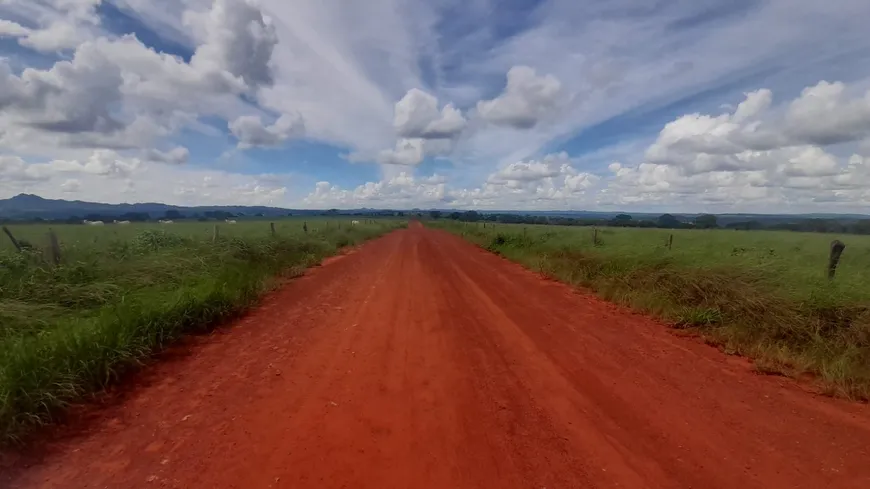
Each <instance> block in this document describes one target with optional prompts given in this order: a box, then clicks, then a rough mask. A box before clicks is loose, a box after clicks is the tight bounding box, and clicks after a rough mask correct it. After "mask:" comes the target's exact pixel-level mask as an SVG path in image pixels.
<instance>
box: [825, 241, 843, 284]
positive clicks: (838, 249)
mask: <svg viewBox="0 0 870 489" xmlns="http://www.w3.org/2000/svg"><path fill="white" fill-rule="evenodd" d="M845 249H846V245H845V244H844V243H843V242H842V241H840V240H839V239H835V240H834V241H831V256H830V257H829V258H828V279H829V280H833V278H834V274H835V273H837V264H839V263H840V256H842V254H843V250H845Z"/></svg>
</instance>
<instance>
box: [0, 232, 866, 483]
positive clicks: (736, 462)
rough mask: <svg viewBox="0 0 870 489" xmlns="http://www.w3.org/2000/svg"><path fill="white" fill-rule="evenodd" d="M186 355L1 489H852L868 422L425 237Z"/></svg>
mask: <svg viewBox="0 0 870 489" xmlns="http://www.w3.org/2000/svg"><path fill="white" fill-rule="evenodd" d="M192 342H193V343H194V345H193V346H186V347H183V348H180V349H181V350H184V351H185V352H186V354H184V355H176V357H177V358H170V359H168V360H165V361H162V362H158V363H156V364H155V365H154V366H152V367H150V368H149V369H148V371H147V374H146V375H145V376H140V377H141V378H138V379H137V381H138V382H140V383H141V384H142V385H138V386H137V387H136V388H135V389H132V390H131V391H130V393H129V395H127V396H126V398H125V399H124V400H123V401H121V402H118V403H116V404H114V405H111V406H109V407H106V408H104V409H101V410H98V413H97V414H96V415H94V417H93V419H90V420H89V421H88V422H87V423H86V425H87V426H86V427H85V428H83V429H82V428H80V429H79V430H78V432H77V433H73V434H67V435H66V436H62V437H60V439H55V440H54V441H52V442H49V443H47V444H45V445H44V446H40V447H39V449H38V450H37V451H38V452H39V453H38V454H33V455H26V456H21V457H19V458H18V459H17V460H11V458H10V457H7V462H6V466H2V465H0V471H2V474H0V487H4V488H31V487H44V488H64V489H72V488H85V487H87V488H106V487H108V488H124V489H127V488H140V487H141V488H146V487H147V488H152V487H177V488H241V489H247V488H270V487H271V488H279V487H280V488H318V489H328V488H377V489H385V488H415V489H418V488H437V489H454V488H498V489H505V488H529V489H532V488H534V489H541V488H548V489H555V488H598V487H602V488H603V487H619V488H690V487H694V488H705V489H706V488H740V489H750V488H759V489H762V488H763V489H774V488H797V487H805V488H813V489H817V488H862V489H866V488H868V487H870V408H868V406H866V405H861V404H856V403H849V402H846V401H841V400H836V399H829V398H825V397H821V396H816V395H813V394H812V393H809V392H807V391H806V389H805V388H802V387H800V386H798V385H797V384H795V383H793V382H792V381H790V380H787V379H783V378H778V377H767V376H761V375H756V374H753V373H751V371H750V369H749V368H748V366H747V364H746V362H744V361H741V360H739V359H736V358H733V357H727V356H725V355H723V354H721V353H719V352H718V351H717V350H715V349H713V348H710V347H708V346H705V345H703V344H701V342H699V341H697V340H693V339H687V338H680V337H677V336H675V335H673V334H672V333H671V332H669V331H668V330H667V328H665V327H664V326H662V325H659V324H657V323H655V322H654V321H652V320H650V319H647V318H644V317H642V316H638V315H634V314H630V313H628V312H626V311H624V310H622V309H619V308H617V307H615V306H612V305H609V304H607V303H604V302H602V301H600V300H598V299H596V298H594V297H590V296H588V295H585V294H583V293H580V292H576V291H572V290H571V289H570V288H569V287H566V286H564V285H561V284H558V283H554V282H550V281H545V280H542V279H540V278H539V277H537V276H536V275H535V274H534V273H532V272H529V271H526V270H524V269H522V268H520V267H519V266H517V265H514V264H511V263H509V262H507V261H505V260H503V259H501V258H498V257H496V256H494V255H491V254H488V253H486V252H484V251H482V250H479V249H477V248H475V247H473V246H471V245H469V244H467V243H465V242H463V241H461V240H460V239H459V238H457V237H454V236H450V235H448V234H445V233H442V232H439V231H433V230H428V229H423V228H420V227H414V228H412V229H408V230H403V231H399V232H396V233H393V234H391V235H389V236H387V237H385V238H382V239H380V240H377V241H375V242H372V243H370V244H368V245H365V246H363V247H362V248H361V249H360V250H359V251H357V252H356V253H353V254H351V255H348V256H345V257H343V258H340V259H338V260H334V261H332V262H330V263H328V264H327V265H325V266H323V267H321V268H318V269H316V270H314V271H312V272H311V273H309V274H308V275H307V276H305V277H303V278H301V279H299V280H296V281H293V282H291V283H290V284H289V285H287V286H286V287H284V288H283V289H282V290H281V291H279V292H277V293H275V294H273V295H272V296H271V297H269V298H268V299H267V300H266V301H265V303H264V304H263V305H262V306H261V307H260V308H258V309H257V310H256V311H254V312H252V313H251V314H249V315H248V316H247V317H246V318H244V319H243V320H241V321H239V323H238V324H236V325H234V327H232V328H228V329H222V330H220V331H219V332H217V333H215V334H213V335H211V336H208V337H203V338H197V339H194V340H192ZM10 460H11V461H10Z"/></svg>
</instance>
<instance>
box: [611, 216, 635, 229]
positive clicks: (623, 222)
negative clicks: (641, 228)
mask: <svg viewBox="0 0 870 489" xmlns="http://www.w3.org/2000/svg"><path fill="white" fill-rule="evenodd" d="M634 224H635V223H634V222H633V221H632V219H631V216H629V215H628V214H617V215H616V217H614V218H613V219H611V220H610V225H611V226H622V227H628V226H633V225H634Z"/></svg>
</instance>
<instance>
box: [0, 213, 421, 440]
mask: <svg viewBox="0 0 870 489" xmlns="http://www.w3.org/2000/svg"><path fill="white" fill-rule="evenodd" d="M274 222H275V231H276V233H275V236H272V235H271V228H270V222H269V221H239V222H238V223H237V224H226V223H218V225H219V236H218V238H217V239H214V223H200V222H178V223H174V224H171V225H164V226H161V225H159V224H135V223H134V224H130V225H105V226H85V225H63V226H53V229H54V231H55V232H56V234H57V236H58V240H59V243H60V249H61V259H60V264H59V265H57V266H55V265H54V264H53V260H51V259H49V256H50V255H49V253H48V251H47V249H48V248H49V246H48V238H47V232H48V227H47V226H41V225H20V226H9V228H10V230H11V232H12V233H13V235H14V236H15V237H16V238H17V239H18V240H20V241H21V242H22V243H24V244H25V247H27V246H33V248H27V249H25V250H24V251H23V252H21V253H19V252H16V251H15V248H14V247H13V246H12V244H11V242H10V241H9V240H7V238H6V236H5V235H3V236H0V242H2V243H3V246H2V247H0V438H5V439H10V438H14V437H16V436H17V435H18V434H19V433H21V432H22V430H24V429H26V428H27V427H28V426H31V425H34V424H40V423H43V422H45V421H46V420H49V419H50V418H51V415H52V414H53V413H56V412H58V410H60V409H62V408H63V407H64V406H65V405H66V404H67V403H68V402H70V401H73V400H76V399H78V398H81V397H82V396H83V395H85V394H86V393H88V392H91V391H93V390H95V389H100V388H101V387H103V386H105V385H106V384H108V383H110V382H112V381H113V380H114V379H116V378H117V377H118V376H119V375H120V374H121V373H122V372H123V371H124V370H125V369H126V368H129V367H130V366H133V365H135V364H136V363H137V362H138V361H139V360H141V359H142V358H143V357H145V356H147V355H149V354H150V353H151V352H152V351H154V350H155V349H159V348H161V347H163V346H164V345H166V344H168V343H169V342H171V341H172V340H173V339H174V338H176V337H177V336H179V335H180V334H182V333H183V332H186V331H196V330H202V329H205V328H208V327H210V326H211V325H213V324H214V323H215V322H216V321H220V320H225V319H227V318H229V317H232V316H234V315H236V314H238V313H239V312H240V311H242V310H244V309H245V308H246V307H247V306H249V305H251V304H253V303H254V302H255V301H256V300H257V299H258V298H259V297H260V295H261V293H262V292H263V291H264V290H266V289H267V288H269V286H270V284H271V279H272V278H273V277H275V276H277V275H281V274H284V275H286V274H291V275H292V274H298V273H299V272H301V270H302V269H304V268H305V267H307V266H310V265H312V264H315V263H317V262H319V261H320V260H321V259H323V258H324V257H326V256H329V255H331V254H334V253H335V252H336V251H337V250H338V249H339V248H341V247H344V246H348V245H353V244H355V243H359V242H362V241H364V240H366V239H369V238H372V237H375V236H378V235H381V234H383V233H385V232H387V231H389V230H391V229H395V228H397V227H400V226H402V225H403V224H404V223H403V222H401V221H389V220H379V221H365V222H366V223H364V224H361V225H358V226H351V220H350V219H345V220H338V219H335V220H308V221H307V223H306V224H307V227H308V233H305V232H304V231H303V227H302V226H303V222H304V221H303V220H301V219H298V220H297V219H285V220H275V221H274Z"/></svg>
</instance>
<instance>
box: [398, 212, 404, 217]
mask: <svg viewBox="0 0 870 489" xmlns="http://www.w3.org/2000/svg"><path fill="white" fill-rule="evenodd" d="M396 215H397V216H399V217H405V213H404V212H402V211H398V212H396Z"/></svg>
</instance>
